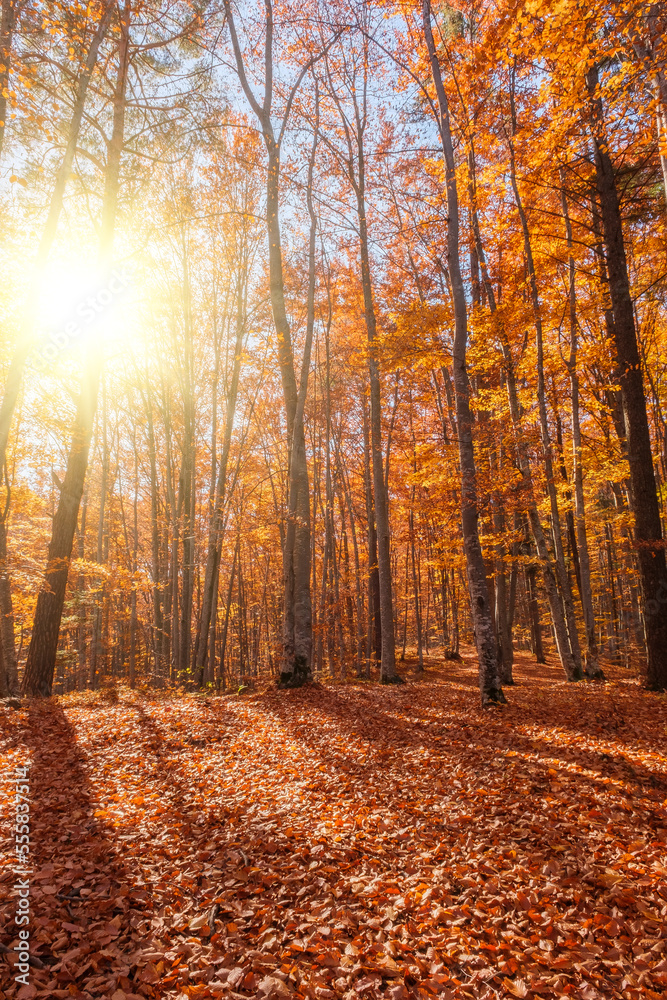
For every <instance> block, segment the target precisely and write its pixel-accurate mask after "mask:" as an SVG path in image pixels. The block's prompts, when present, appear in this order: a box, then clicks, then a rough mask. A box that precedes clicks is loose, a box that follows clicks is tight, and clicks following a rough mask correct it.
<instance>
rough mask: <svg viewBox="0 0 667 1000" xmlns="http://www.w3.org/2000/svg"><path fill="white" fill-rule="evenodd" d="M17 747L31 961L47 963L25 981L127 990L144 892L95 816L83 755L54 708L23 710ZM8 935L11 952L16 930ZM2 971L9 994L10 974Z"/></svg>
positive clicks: (94, 990)
mask: <svg viewBox="0 0 667 1000" xmlns="http://www.w3.org/2000/svg"><path fill="white" fill-rule="evenodd" d="M22 745H23V750H24V756H23V761H22V762H24V763H26V764H28V765H29V783H30V800H31V802H30V843H31V855H30V865H31V872H30V875H29V880H30V924H29V929H30V944H31V955H32V956H33V957H34V958H35V959H37V961H38V962H39V963H41V965H42V966H43V968H42V969H39V968H32V969H31V971H30V982H31V984H32V985H34V986H36V987H37V988H38V989H52V990H55V989H65V990H67V989H69V990H70V991H74V992H75V993H77V994H78V990H81V989H84V990H86V991H87V995H88V994H91V995H93V996H111V995H112V994H113V993H114V991H115V990H116V989H117V988H119V986H120V988H122V989H124V990H125V992H130V991H131V986H132V983H133V981H134V980H135V978H136V975H137V974H138V973H139V972H140V967H141V963H140V962H139V965H138V967H137V968H136V972H135V974H134V975H132V973H131V970H132V967H133V966H137V957H136V956H137V953H138V952H139V951H140V950H141V949H143V948H145V947H146V946H147V944H148V943H149V940H150V932H149V927H148V926H146V921H145V917H146V915H147V914H148V915H149V911H150V904H151V899H150V895H149V893H148V892H146V891H145V890H144V889H142V888H141V887H140V885H138V884H137V883H138V882H140V881H141V880H140V879H139V878H138V877H137V873H136V871H133V870H132V867H131V864H130V863H129V862H128V860H127V857H124V856H123V855H122V853H121V852H122V847H121V845H120V844H119V842H118V839H117V835H116V832H115V831H114V829H113V827H112V826H111V825H110V824H109V823H107V822H105V821H104V818H103V816H101V815H99V813H100V812H101V810H99V808H98V805H97V803H96V801H95V793H94V790H93V787H92V785H91V781H90V777H89V773H88V764H87V760H86V756H85V754H84V753H83V752H82V750H81V748H80V746H79V745H78V743H77V740H76V736H75V732H74V729H73V726H72V724H71V723H70V721H69V720H68V718H67V716H66V715H65V713H64V711H63V709H62V708H61V706H60V705H59V704H58V703H57V702H56V701H51V700H50V701H46V702H42V701H31V702H30V703H29V704H28V719H27V722H26V724H25V725H24V726H23V727H22ZM5 928H6V931H5V936H6V937H8V940H6V941H5V944H6V945H7V946H9V945H10V944H11V940H12V936H11V935H12V930H13V923H12V924H9V923H7V924H6V925H5ZM133 956H134V960H133ZM0 969H2V980H3V986H4V988H5V989H9V992H8V993H7V995H8V996H12V995H13V994H12V992H11V990H12V988H13V987H14V986H15V985H16V984H15V983H14V981H13V980H14V975H15V971H12V970H9V969H8V968H7V966H6V965H5V966H4V967H3V966H0ZM8 973H9V975H8ZM142 985H144V984H142Z"/></svg>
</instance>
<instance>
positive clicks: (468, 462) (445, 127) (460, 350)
mask: <svg viewBox="0 0 667 1000" xmlns="http://www.w3.org/2000/svg"><path fill="white" fill-rule="evenodd" d="M422 16H423V26H424V37H425V39H426V47H427V50H428V56H429V61H430V65H431V73H432V76H433V82H434V84H435V90H436V95H437V99H438V108H439V111H440V119H439V122H438V124H439V129H440V138H441V141H442V150H443V154H444V158H445V175H446V186H447V210H448V217H449V218H448V225H447V263H448V266H449V274H450V280H451V288H452V297H453V300H454V323H455V327H454V349H453V368H454V390H455V393H456V425H457V436H458V444H459V463H460V469H461V527H462V531H463V548H464V552H465V556H466V568H467V575H468V590H469V593H470V607H471V613H472V619H473V626H474V632H475V645H476V647H477V656H478V659H479V689H480V696H481V700H482V705H488V704H489V703H491V702H503V701H505V696H504V694H503V691H502V687H501V686H500V678H499V676H498V646H497V643H496V635H495V629H494V623H493V613H492V608H491V603H490V600H489V588H488V584H487V579H486V567H485V565H484V556H483V555H482V546H481V544H480V540H479V527H478V522H479V509H478V497H477V470H476V468H475V452H474V447H473V437H472V427H473V416H472V412H471V409H470V384H469V381H468V372H467V368H466V350H467V340H468V314H467V304H466V295H465V288H464V285H463V278H462V276H461V262H460V256H459V254H460V249H459V207H458V189H457V183H456V165H455V162H454V147H453V144H452V135H451V126H450V120H449V107H448V103H447V95H446V93H445V88H444V85H443V82H442V75H441V72H440V64H439V62H438V56H437V52H436V47H435V42H434V39H433V32H432V30H431V3H430V0H423V4H422Z"/></svg>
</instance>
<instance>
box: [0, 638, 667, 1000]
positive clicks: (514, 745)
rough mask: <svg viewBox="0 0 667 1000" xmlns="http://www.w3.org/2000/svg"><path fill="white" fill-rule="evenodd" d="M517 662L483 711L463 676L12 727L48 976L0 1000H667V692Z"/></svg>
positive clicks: (21, 716)
mask: <svg viewBox="0 0 667 1000" xmlns="http://www.w3.org/2000/svg"><path fill="white" fill-rule="evenodd" d="M517 659H518V663H517V668H516V671H515V675H516V676H517V678H518V680H519V684H518V685H517V686H516V687H515V688H512V689H509V691H508V697H509V700H510V704H509V705H508V706H507V707H504V708H502V709H493V710H491V711H487V712H482V711H481V710H480V709H479V707H478V694H477V691H476V688H475V672H474V670H473V668H472V665H471V663H470V662H469V661H464V662H463V663H460V664H459V663H447V664H444V665H443V664H440V665H439V666H438V667H437V669H433V668H432V667H430V668H429V669H428V671H427V674H426V676H425V678H424V679H423V680H420V681H416V680H413V679H410V680H409V682H408V683H407V684H405V685H403V686H400V687H393V686H392V687H379V686H376V685H370V684H363V683H362V684H353V685H331V686H319V685H315V686H312V687H309V688H305V689H302V690H298V691H289V692H276V691H266V692H263V693H259V694H250V695H248V694H246V695H243V696H242V697H236V696H226V697H219V698H218V697H210V698H201V697H183V698H168V697H157V696H155V697H152V696H150V695H142V694H140V693H135V692H130V691H125V690H123V691H121V693H120V698H119V700H118V702H117V703H114V702H107V701H105V700H103V698H102V697H101V696H99V695H96V696H94V697H93V696H90V695H78V696H77V695H74V696H69V697H65V698H60V699H54V700H52V701H51V702H49V703H39V702H35V703H31V704H30V705H29V706H28V707H27V708H26V709H24V710H21V711H20V712H14V711H12V710H9V709H6V710H2V714H1V715H0V726H1V730H0V731H1V734H2V757H3V763H4V766H5V777H6V778H7V781H6V782H5V783H4V784H3V793H4V800H3V802H2V807H1V815H2V836H3V855H2V862H1V865H2V867H1V869H0V878H1V880H2V882H1V884H2V886H3V893H2V912H3V916H4V918H5V919H4V921H3V931H2V943H3V944H4V945H6V946H11V944H12V942H13V941H16V939H15V937H14V933H15V925H14V924H13V916H14V912H15V910H14V907H15V901H14V900H13V898H11V896H12V894H11V887H12V885H13V884H14V881H15V867H14V858H13V856H12V855H11V854H10V853H9V849H10V846H11V840H10V839H9V838H10V837H12V838H13V828H12V826H11V824H12V822H13V808H10V802H9V800H8V798H7V792H11V793H12V794H13V786H12V785H10V784H8V782H9V780H10V778H12V776H13V768H14V767H15V766H16V765H25V764H28V765H29V767H30V785H31V844H32V851H33V854H32V863H33V872H32V876H31V897H30V902H31V914H30V917H31V919H30V932H31V938H30V940H31V951H32V954H33V956H36V957H38V958H39V960H40V961H41V963H42V964H43V965H44V966H45V968H44V969H32V970H31V973H30V983H31V985H29V986H21V985H20V984H16V983H15V982H14V980H13V976H14V975H15V971H14V970H13V969H12V968H11V962H12V961H13V958H14V954H15V953H11V952H10V953H9V954H8V955H5V956H4V960H3V961H2V962H0V998H1V997H20V998H29V997H35V996H36V997H49V998H51V997H68V998H69V997H86V998H87V997H113V998H114V1000H123V998H124V997H129V998H135V997H156V998H157V997H170V998H171V997H201V998H205V997H226V996H233V997H236V998H240V997H260V998H261V997H267V998H268V997H278V998H282V1000H287V998H288V997H290V996H295V997H310V998H313V1000H334V998H335V997H338V996H340V997H343V996H345V995H346V994H347V995H348V997H347V1000H352V998H357V997H360V998H361V1000H364V998H368V1000H377V998H378V997H380V996H386V997H388V998H389V1000H402V998H404V997H405V998H407V997H409V996H412V997H415V998H416V997H423V998H427V997H431V996H438V997H442V998H444V1000H447V998H457V1000H458V998H459V997H461V998H463V997H480V998H482V997H489V998H491V997H503V996H508V997H511V996H514V997H524V996H526V997H557V996H572V997H581V998H582V1000H595V998H597V997H620V996H623V997H628V998H633V1000H634V998H640V997H642V998H644V997H659V996H663V995H664V991H665V989H666V988H667V928H666V927H665V915H666V914H667V812H666V810H665V806H666V805H667V758H666V756H665V753H664V745H665V735H666V734H667V699H666V698H665V696H664V695H663V696H660V695H653V694H647V693H645V692H644V691H642V690H641V689H640V687H639V685H638V684H637V682H636V681H634V680H632V679H631V678H629V676H628V674H627V672H625V671H622V670H613V669H612V670H611V671H610V675H611V682H610V683H609V684H607V685H605V686H604V687H601V686H597V685H583V684H582V685H568V684H566V683H564V682H563V681H561V677H560V675H559V673H558V672H557V671H556V670H555V669H554V668H553V667H546V668H536V667H534V666H533V665H531V664H530V663H529V660H528V657H527V656H526V655H525V654H519V656H518V657H517ZM212 907H216V908H217V909H216V910H215V911H214V912H212Z"/></svg>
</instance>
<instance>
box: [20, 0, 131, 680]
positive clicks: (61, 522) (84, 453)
mask: <svg viewBox="0 0 667 1000" xmlns="http://www.w3.org/2000/svg"><path fill="white" fill-rule="evenodd" d="M129 22H130V0H126V2H125V7H124V10H123V13H122V15H121V16H120V45H119V66H118V77H117V80H116V86H115V89H114V101H113V127H112V134H111V139H110V141H109V145H108V151H107V169H106V175H105V185H104V202H103V206H102V226H101V234H100V251H99V263H100V266H101V267H103V268H106V267H108V265H109V262H110V258H111V252H112V248H113V234H114V227H115V219H116V206H117V202H118V184H119V174H120V160H121V154H122V149H123V137H124V129H125V88H126V83H127V68H128V58H129V30H130V24H129ZM103 360H104V359H103V348H102V346H101V345H100V344H91V346H90V349H89V357H88V360H87V364H86V371H85V373H84V378H83V385H82V389H81V393H80V396H79V400H78V403H77V407H76V415H75V418H74V427H73V433H72V440H71V444H70V450H69V455H68V459H67V471H66V473H65V478H64V481H63V485H62V489H61V492H60V500H59V502H58V507H57V510H56V513H55V516H54V519H53V529H52V535H51V542H50V544H49V554H48V562H47V569H46V573H45V578H44V584H43V586H42V589H41V591H40V593H39V596H38V598H37V606H36V608H35V619H34V622H33V630H32V637H31V640H30V647H29V649H28V658H27V662H26V669H25V674H24V677H23V691H24V692H25V693H26V694H32V695H43V696H48V695H50V694H51V687H52V684H53V672H54V668H55V662H56V652H57V648H58V637H59V634H60V622H61V618H62V612H63V605H64V601H65V590H66V587H67V574H68V570H69V564H70V560H71V557H72V544H73V541H74V532H75V531H76V523H77V519H78V514H79V504H80V502H81V496H82V494H83V486H84V481H85V477H86V470H87V468H88V452H89V449H90V440H91V437H92V432H93V424H94V421H95V412H96V410H97V397H98V393H99V384H100V378H101V374H102V365H103Z"/></svg>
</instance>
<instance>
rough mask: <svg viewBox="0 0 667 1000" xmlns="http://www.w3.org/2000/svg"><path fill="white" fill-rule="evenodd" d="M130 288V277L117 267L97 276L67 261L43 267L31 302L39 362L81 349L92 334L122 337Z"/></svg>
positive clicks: (112, 338) (78, 262)
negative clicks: (38, 333) (36, 298)
mask: <svg viewBox="0 0 667 1000" xmlns="http://www.w3.org/2000/svg"><path fill="white" fill-rule="evenodd" d="M131 284H132V276H131V273H130V271H129V269H127V268H125V267H123V266H117V267H112V268H111V269H106V270H105V271H104V272H103V271H102V270H101V269H100V268H99V267H98V266H96V265H93V264H91V263H90V262H87V261H84V260H82V259H77V258H71V259H66V260H60V261H58V262H57V263H56V264H54V265H53V266H52V267H51V268H49V270H48V271H47V273H46V275H45V276H44V279H43V281H42V283H41V288H40V292H39V301H38V304H37V317H38V328H39V330H40V331H41V337H40V347H39V348H38V353H39V356H40V358H41V360H42V362H43V363H44V364H46V363H51V364H53V363H55V362H56V360H57V359H58V358H59V357H60V356H61V355H63V354H65V353H66V352H70V351H72V350H77V346H78V345H80V346H78V349H79V350H81V349H84V348H85V345H86V344H87V343H89V342H90V337H91V335H93V334H94V335H95V337H103V338H104V341H105V343H107V342H110V341H111V342H117V341H119V340H120V339H123V338H125V337H126V336H127V333H126V324H124V323H123V322H121V310H122V306H123V304H124V303H125V302H126V301H127V297H128V292H129V289H130V287H131ZM116 346H117V345H116Z"/></svg>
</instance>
